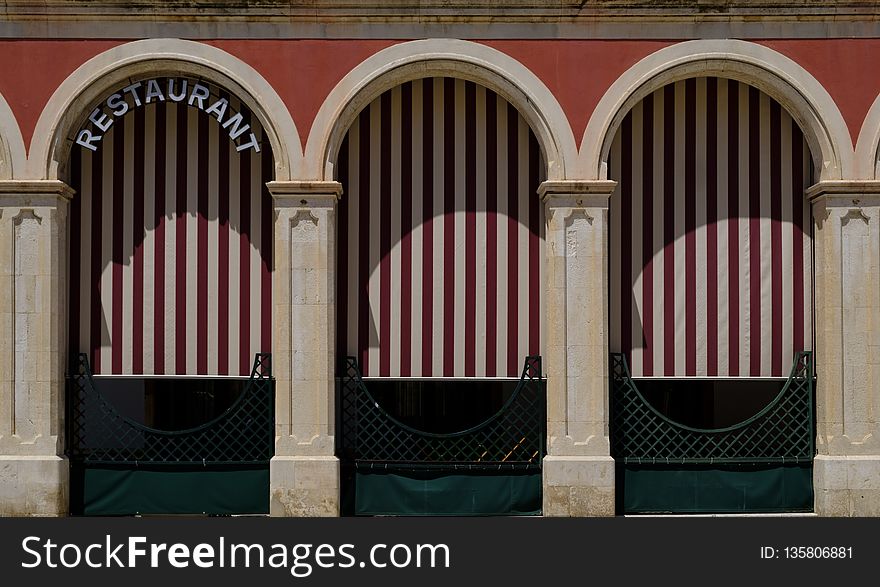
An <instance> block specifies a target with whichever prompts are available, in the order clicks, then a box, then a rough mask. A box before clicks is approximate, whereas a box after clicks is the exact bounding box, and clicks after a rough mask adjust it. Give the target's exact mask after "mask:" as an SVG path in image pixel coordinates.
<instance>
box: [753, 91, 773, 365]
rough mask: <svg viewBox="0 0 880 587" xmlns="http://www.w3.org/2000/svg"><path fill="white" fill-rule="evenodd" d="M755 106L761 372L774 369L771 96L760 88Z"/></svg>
mask: <svg viewBox="0 0 880 587" xmlns="http://www.w3.org/2000/svg"><path fill="white" fill-rule="evenodd" d="M759 96H760V97H759V99H758V108H759V118H758V120H759V123H760V135H759V136H760V140H759V141H758V144H759V145H760V157H759V158H760V161H761V163H760V166H761V167H760V172H759V176H760V178H761V182H760V189H761V192H760V194H761V195H760V202H761V203H760V220H759V226H760V230H761V233H760V234H761V252H760V259H761V263H760V265H761V275H760V284H761V294H760V295H761V333H762V335H761V373H772V369H773V344H772V343H773V334H774V332H773V281H774V280H775V279H777V277H776V276H774V275H773V255H772V253H773V244H772V231H771V224H772V222H771V218H770V209H771V203H770V200H771V189H772V187H771V182H770V179H771V167H770V140H771V137H770V99H769V98H768V96H767V94H765V93H763V92H759Z"/></svg>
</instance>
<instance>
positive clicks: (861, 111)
mask: <svg viewBox="0 0 880 587" xmlns="http://www.w3.org/2000/svg"><path fill="white" fill-rule="evenodd" d="M760 43H761V44H762V45H765V46H767V47H770V48H771V49H773V50H775V51H779V52H780V53H782V54H783V55H786V56H787V57H789V58H791V59H792V60H794V61H796V62H798V63H799V64H800V65H801V67H803V68H804V69H806V70H807V71H809V72H810V73H811V74H812V75H813V77H815V78H816V79H817V80H819V83H821V84H822V85H823V86H825V89H826V90H828V93H829V94H831V97H832V98H834V101H835V102H836V103H837V107H838V108H840V112H841V114H843V119H844V120H845V121H846V125H847V127H849V134H850V136H851V137H852V141H853V144H855V142H856V140H857V139H858V138H859V130H861V128H862V121H864V120H865V115H866V114H867V113H868V109H869V108H870V107H871V104H873V103H874V99H875V98H876V97H877V95H878V94H880V76H878V75H876V67H877V62H878V59H880V39H822V40H818V39H811V40H800V41H795V40H788V41H760Z"/></svg>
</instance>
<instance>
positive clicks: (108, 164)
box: [96, 131, 118, 373]
mask: <svg viewBox="0 0 880 587" xmlns="http://www.w3.org/2000/svg"><path fill="white" fill-rule="evenodd" d="M116 138H117V133H115V132H113V131H111V132H109V133H108V134H107V135H105V136H104V140H103V141H102V142H103V143H104V146H103V147H102V148H103V150H104V152H103V153H102V156H103V157H104V161H103V168H102V172H103V176H104V177H103V180H102V183H101V187H102V190H101V192H102V193H101V197H102V200H101V370H100V372H101V373H113V369H112V362H111V359H112V355H111V343H112V342H114V341H112V340H111V336H112V332H113V205H114V203H115V202H114V198H113V170H114V163H115V162H114V160H113V150H114V143H115V142H116ZM116 342H118V341H116ZM96 373H97V371H96Z"/></svg>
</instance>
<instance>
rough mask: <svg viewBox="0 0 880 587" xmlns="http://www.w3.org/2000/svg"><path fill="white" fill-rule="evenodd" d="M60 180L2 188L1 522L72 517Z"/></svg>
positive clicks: (66, 192) (65, 190) (64, 199)
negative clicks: (5, 519)
mask: <svg viewBox="0 0 880 587" xmlns="http://www.w3.org/2000/svg"><path fill="white" fill-rule="evenodd" d="M72 195H73V191H72V190H71V188H69V187H68V186H67V185H65V184H64V183H62V182H60V181H2V182H0V516H22V515H33V516H57V515H66V514H67V512H68V464H67V459H66V458H65V457H64V443H63V422H64V372H65V344H66V340H67V336H66V332H67V322H66V317H67V313H66V306H67V256H66V251H67V208H68V202H69V200H70V198H71V196H72Z"/></svg>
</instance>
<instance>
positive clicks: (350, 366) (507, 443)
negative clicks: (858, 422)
mask: <svg viewBox="0 0 880 587" xmlns="http://www.w3.org/2000/svg"><path fill="white" fill-rule="evenodd" d="M544 383H545V382H544V379H543V376H542V373H541V357H539V356H529V357H527V358H526V360H525V364H524V366H523V370H522V375H521V377H520V380H519V383H518V385H517V387H516V390H515V391H514V392H513V395H511V397H510V398H509V399H508V400H507V401H506V402H505V404H504V405H503V406H502V407H501V409H499V410H498V411H497V412H496V413H495V414H493V415H492V416H490V417H489V418H488V419H486V420H485V421H483V422H481V423H480V424H477V425H476V426H473V427H471V428H469V429H467V430H462V431H459V432H453V433H447V434H438V433H431V432H425V431H422V430H417V429H415V428H412V427H411V426H408V425H406V424H404V423H403V422H400V421H399V420H397V419H396V418H394V417H393V416H392V415H391V414H389V413H388V412H387V411H386V410H385V409H384V408H382V406H381V405H379V402H378V401H376V399H375V397H374V396H373V395H372V394H371V393H370V391H369V390H368V389H367V386H366V385H365V384H364V381H363V379H362V377H361V373H360V369H359V367H358V362H357V359H355V358H354V357H347V358H346V359H345V363H344V370H343V376H342V378H341V386H340V389H339V396H340V397H339V398H338V401H337V405H338V406H339V407H340V409H339V411H338V422H337V424H338V430H339V431H340V434H338V435H337V442H338V445H337V454H338V456H339V457H340V458H341V459H342V460H343V461H345V462H349V463H352V462H353V463H355V464H356V465H358V466H363V465H369V466H375V465H383V464H385V465H394V464H396V465H401V464H405V465H408V466H410V465H411V466H424V467H439V468H459V467H467V468H492V469H497V470H504V469H535V470H540V468H541V462H542V459H543V457H544V455H545V453H546V434H545V430H546V428H545V421H546V386H545V384H544Z"/></svg>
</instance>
